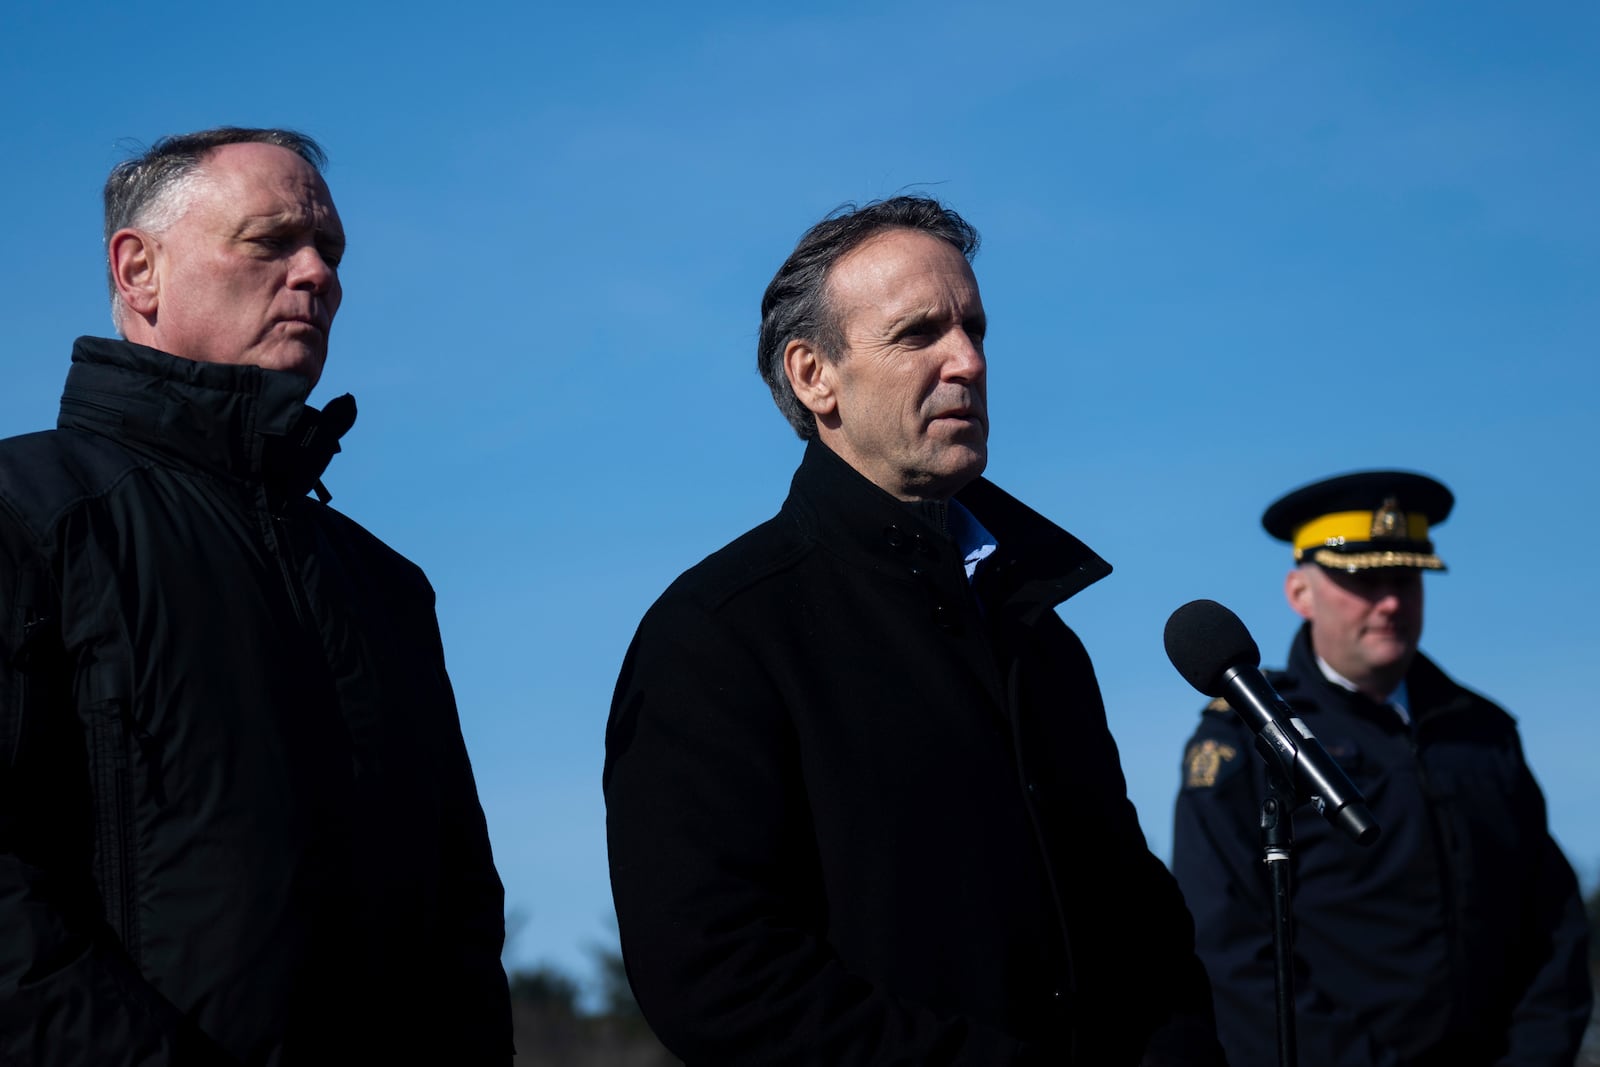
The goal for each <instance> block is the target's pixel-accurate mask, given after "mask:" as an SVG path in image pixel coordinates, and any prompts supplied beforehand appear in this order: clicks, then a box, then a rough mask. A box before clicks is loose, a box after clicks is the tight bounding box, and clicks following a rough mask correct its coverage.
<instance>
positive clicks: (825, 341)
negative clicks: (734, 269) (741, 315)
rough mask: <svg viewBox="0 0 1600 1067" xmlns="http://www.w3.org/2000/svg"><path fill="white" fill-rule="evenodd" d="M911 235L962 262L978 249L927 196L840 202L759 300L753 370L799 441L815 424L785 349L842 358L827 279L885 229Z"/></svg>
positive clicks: (974, 236)
mask: <svg viewBox="0 0 1600 1067" xmlns="http://www.w3.org/2000/svg"><path fill="white" fill-rule="evenodd" d="M897 229H903V230H915V231H917V232H919V233H926V234H928V235H929V236H932V237H937V238H938V239H939V240H941V241H944V242H946V243H947V244H949V245H951V246H952V247H953V248H955V249H956V250H957V251H959V252H960V253H961V254H962V255H963V256H964V257H966V258H967V260H969V261H970V260H971V259H972V257H973V255H975V254H976V253H977V251H978V231H977V230H975V229H974V228H973V227H972V224H971V223H969V222H967V220H966V219H963V218H962V217H961V216H960V215H957V214H956V213H955V212H954V211H952V210H950V209H949V208H947V207H945V206H944V205H943V204H941V203H939V201H937V200H935V199H933V198H932V197H929V196H896V197H892V198H890V199H888V200H874V201H873V202H872V203H870V204H864V205H862V206H860V207H857V206H856V205H854V204H844V205H842V206H841V207H838V208H836V209H834V210H833V211H832V212H830V213H829V215H828V217H827V218H825V219H823V220H822V221H821V222H819V223H817V224H816V225H815V226H813V227H811V229H809V230H807V231H806V232H805V233H804V234H803V235H802V236H801V238H800V242H799V243H798V244H796V245H795V246H794V251H793V252H791V253H790V254H789V258H788V259H786V260H784V261H783V266H781V267H779V268H778V273H777V274H775V275H773V278H772V281H771V283H769V284H768V285H767V291H766V293H765V294H763V295H762V297H761V334H760V337H759V338H758V339H757V341H756V367H757V369H759V370H760V371H761V379H762V380H763V381H765V382H766V383H767V388H768V389H770V390H772V399H773V401H774V402H775V403H776V404H777V405H778V410H779V411H781V412H783V417H784V418H786V419H788V420H789V425H791V426H793V427H794V432H795V433H797V434H799V435H800V439H801V440H802V441H809V440H810V439H811V438H813V437H815V436H816V435H817V420H816V416H815V415H813V414H812V413H811V411H810V409H808V408H807V407H806V406H805V405H804V404H802V403H800V398H799V397H797V396H795V395H794V389H793V388H791V387H790V385H789V379H788V376H787V375H785V374H784V372H783V350H784V349H785V348H786V347H788V344H789V342H790V341H792V340H795V339H796V338H804V339H806V340H809V341H810V342H811V343H812V344H814V345H816V346H817V349H818V351H819V352H821V353H822V356H823V358H825V359H828V360H837V359H839V358H840V357H841V356H842V355H843V354H844V336H843V334H842V333H841V331H840V326H839V322H838V319H837V317H836V316H835V315H834V313H833V309H832V307H830V305H829V301H828V274H829V273H830V272H831V271H832V270H833V268H834V265H835V264H837V263H838V262H839V261H840V260H841V259H843V258H844V257H845V256H847V255H849V254H850V253H851V252H852V251H854V250H855V249H856V248H859V247H860V246H861V245H862V244H863V243H864V242H865V241H866V240H867V239H868V238H870V237H872V236H874V235H876V234H879V233H882V232H883V231H885V230H897Z"/></svg>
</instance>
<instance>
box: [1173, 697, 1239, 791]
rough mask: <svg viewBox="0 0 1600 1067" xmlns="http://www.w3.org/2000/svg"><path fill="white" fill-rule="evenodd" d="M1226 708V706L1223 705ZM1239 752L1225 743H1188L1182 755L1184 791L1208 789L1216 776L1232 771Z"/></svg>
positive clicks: (1209, 740) (1210, 739)
mask: <svg viewBox="0 0 1600 1067" xmlns="http://www.w3.org/2000/svg"><path fill="white" fill-rule="evenodd" d="M1224 707H1226V705H1224ZM1238 758H1239V750H1238V749H1237V748H1235V747H1234V746H1232V745H1230V744H1228V743H1227V742H1226V741H1218V740H1216V739H1214V738H1210V737H1208V738H1206V739H1205V740H1204V741H1194V742H1192V743H1190V745H1189V748H1188V751H1186V752H1184V754H1183V787H1184V788H1185V789H1210V788H1211V787H1212V786H1214V785H1216V784H1217V776H1218V775H1225V774H1227V773H1228V772H1229V771H1231V770H1232V769H1233V764H1234V761H1236V760H1237V759H1238Z"/></svg>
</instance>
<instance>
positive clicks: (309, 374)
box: [252, 343, 328, 386]
mask: <svg viewBox="0 0 1600 1067" xmlns="http://www.w3.org/2000/svg"><path fill="white" fill-rule="evenodd" d="M327 358H328V356H327V351H326V350H325V349H324V348H322V347H321V346H320V345H310V344H301V343H290V344H283V345H276V346H274V347H273V348H271V349H270V350H268V351H266V352H264V353H262V355H261V358H260V359H258V360H252V362H254V363H255V365H256V366H258V367H260V368H262V369H263V370H277V371H283V372H284V373H286V374H297V375H299V376H300V377H302V378H304V379H306V380H307V381H308V382H310V383H311V384H312V385H313V386H314V385H316V384H317V381H318V379H320V378H321V377H322V366H323V364H324V363H325V362H327Z"/></svg>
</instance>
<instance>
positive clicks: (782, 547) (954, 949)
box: [605, 443, 1220, 1067]
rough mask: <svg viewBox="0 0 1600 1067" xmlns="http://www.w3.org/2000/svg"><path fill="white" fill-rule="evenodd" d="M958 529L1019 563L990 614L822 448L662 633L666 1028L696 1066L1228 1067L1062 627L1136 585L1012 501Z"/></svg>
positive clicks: (649, 903) (658, 639) (671, 594)
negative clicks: (1100, 599) (1209, 1066)
mask: <svg viewBox="0 0 1600 1067" xmlns="http://www.w3.org/2000/svg"><path fill="white" fill-rule="evenodd" d="M958 499H959V500H960V502H961V503H962V504H963V505H965V506H966V507H967V508H968V509H969V510H970V511H971V512H972V513H973V514H974V515H976V517H977V518H978V519H979V521H980V522H981V523H983V525H984V526H985V527H986V528H987V529H988V530H990V531H991V532H992V533H994V534H995V536H996V539H997V541H998V544H999V547H998V550H997V552H996V553H995V555H994V556H993V557H992V558H991V559H990V560H988V561H986V562H985V563H984V565H983V566H982V568H981V569H980V570H979V572H978V577H977V579H976V582H975V583H972V584H969V582H968V579H967V577H966V575H965V573H964V570H963V566H962V561H961V558H960V555H959V553H958V551H957V549H956V546H955V545H954V543H953V542H952V541H951V540H950V539H949V538H948V537H947V536H946V535H944V534H943V533H942V532H941V531H939V530H937V529H935V528H934V527H933V526H932V525H930V524H929V523H928V522H926V521H925V520H924V519H923V517H922V516H921V515H920V514H919V513H918V512H917V511H916V510H914V509H913V508H911V507H909V506H907V505H905V504H902V503H901V502H899V501H896V500H894V499H893V498H891V497H889V496H888V495H887V494H885V493H883V492H882V491H880V490H879V489H878V488H877V487H875V486H873V485H872V484H871V483H870V482H868V481H867V480H866V479H864V478H862V477H861V476H860V475H859V474H857V473H856V472H855V471H854V470H853V469H851V468H850V467H849V466H848V465H847V464H845V463H844V462H843V461H842V460H840V459H839V458H838V457H836V456H835V455H833V454H832V453H831V452H829V451H828V450H827V449H826V448H825V447H823V446H821V445H820V444H815V443H813V444H812V445H811V446H810V447H809V449H808V451H807V453H806V456H805V459H804V462H803V463H802V465H801V467H800V469H799V471H798V472H797V473H796V475H795V478H794V483H793V486H792V489H791V492H790V495H789V498H788V500H787V501H786V502H785V503H784V505H783V508H782V510H781V511H780V512H779V514H778V515H777V516H776V517H775V518H774V519H772V520H770V521H769V522H767V523H765V524H763V525H761V526H759V527H757V528H756V529H754V530H752V531H751V532H749V533H748V534H746V535H745V536H743V537H741V538H739V539H738V540H737V541H735V542H733V543H732V544H731V545H729V546H727V547H726V548H724V549H722V550H721V551H719V552H717V553H716V554H714V555H713V556H711V557H710V558H708V559H707V560H705V561H704V562H702V563H701V564H699V565H698V566H696V567H694V568H692V569H691V570H690V571H688V572H687V573H686V574H684V575H683V576H682V577H681V578H679V579H678V581H676V582H675V583H674V584H673V585H672V586H671V587H670V588H669V589H668V590H667V591H666V592H665V593H664V594H663V595H662V597H661V598H660V599H659V600H658V601H657V602H656V604H655V605H654V606H653V607H652V608H651V609H650V611H649V612H648V613H647V615H646V616H645V618H644V620H643V622H642V623H641V624H640V627H639V631H638V634H637V636H636V638H635V640H634V642H633V644H632V647H631V648H630V649H629V652H628V654H627V657H626V661H625V663H624V666H623V668H622V672H621V676H620V678H619V680H618V683H617V688H616V694H615V698H614V702H613V705H612V714H611V720H610V724H609V727H608V730H607V739H606V741H607V748H606V768H605V788H606V801H607V828H608V835H609V849H610V858H611V877H612V886H613V890H614V893H615V898H616V904H617V911H618V916H619V920H620V925H621V933H622V944H623V954H624V958H625V960H626V963H627V968H628V974H629V977H630V980H631V982H632V984H633V989H634V992H635V994H636V996H637V997H638V1000H639V1004H640V1006H641V1008H642V1009H643V1011H644V1014H645V1017H646V1019H647V1020H648V1021H649V1022H650V1024H651V1025H652V1026H653V1027H654V1028H655V1029H656V1031H657V1033H658V1034H659V1035H660V1036H661V1038H662V1039H663V1040H664V1041H665V1043H666V1044H667V1045H668V1047H669V1048H671V1049H673V1050H674V1051H675V1052H676V1053H677V1054H678V1055H680V1056H681V1057H683V1058H684V1059H685V1060H686V1061H688V1063H690V1064H691V1065H694V1064H723V1063H737V1064H830V1065H836V1067H844V1065H850V1064H888V1063H916V1064H958V1063H959V1064H972V1065H979V1064H982V1065H984V1067H993V1065H996V1064H1006V1063H1026V1062H1051V1063H1063V1062H1069V1063H1079V1064H1094V1065H1097V1067H1115V1065H1117V1064H1135V1063H1140V1062H1149V1063H1157V1062H1161V1063H1168V1062H1170V1063H1195V1064H1201V1063H1213V1062H1220V1059H1214V1058H1213V1057H1216V1056H1219V1053H1218V1052H1217V1051H1216V1047H1215V1044H1214V1040H1213V1038H1212V1037H1211V1025H1210V1020H1209V1012H1210V999H1209V989H1208V987H1207V985H1206V982H1205V979H1204V974H1203V971H1202V970H1201V968H1200V966H1199V964H1198V961H1197V960H1196V958H1195V957H1194V955H1193V950H1192V939H1193V935H1192V928H1191V924H1190V921H1189V917H1188V914H1187V912H1186V911H1185V910H1184V907H1183V904H1182V901H1181V898H1180V896H1179V894H1178V892H1177V889H1176V886H1175V884H1174V883H1173V881H1172V879H1171V878H1170V877H1169V876H1168V874H1167V872H1166V870H1165V868H1164V867H1163V866H1162V865H1161V863H1160V862H1159V861H1157V860H1156V859H1155V858H1154V857H1153V856H1152V855H1151V854H1150V852H1149V851H1148V850H1147V848H1146V846H1145V842H1144V838H1143V836H1142V834H1141V833H1140V830H1139V826H1138V822H1137V819H1136V817H1135V813H1134V810H1133V807H1132V806H1131V805H1130V803H1129V802H1128V799H1127V796H1126V789H1125V784H1124V781H1123V777H1122V772H1121V769H1120V765H1119V762H1118V757H1117V751H1116V746H1115V744H1114V743H1113V741H1112V738H1111V735H1110V732H1109V731H1108V729H1107V726H1106V718H1105V711H1104V708H1103V706H1102V704H1101V699H1100V694H1099V689H1098V686H1097V684H1096V681H1095V677H1094V672H1093V669H1092V667H1091V666H1090V663H1089V659H1088V656H1087V655H1086V653H1085V652H1084V649H1083V646H1082V644H1081V643H1080V642H1079V641H1078V639H1077V637H1076V636H1075V635H1074V634H1073V633H1072V632H1071V631H1070V630H1069V629H1068V628H1067V627H1066V626H1065V625H1064V624H1063V623H1062V622H1061V620H1060V619H1059V618H1058V617H1057V615H1056V614H1055V612H1054V611H1053V610H1052V609H1053V607H1054V606H1055V605H1056V604H1057V603H1059V602H1061V601H1062V600H1064V599H1065V598H1067V597H1069V596H1071V595H1072V594H1074V593H1076V592H1077V591H1079V590H1081V589H1082V588H1084V587H1085V586H1087V585H1089V584H1090V583H1092V582H1094V581H1095V580H1097V579H1099V578H1100V577H1102V576H1104V575H1105V574H1107V573H1108V572H1109V570H1110V568H1109V567H1108V566H1107V565H1106V564H1105V563H1104V561H1102V560H1101V559H1100V558H1099V557H1098V556H1096V555H1095V554H1094V553H1092V552H1091V551H1089V549H1087V548H1086V547H1085V546H1084V545H1083V544H1081V543H1080V542H1079V541H1078V540H1077V539H1076V538H1073V537H1072V536H1071V535H1070V534H1068V533H1066V532H1065V531H1063V530H1061V529H1059V528H1058V527H1056V526H1054V525H1052V524H1051V523H1049V522H1047V521H1045V520H1044V519H1043V518H1041V517H1040V516H1038V515H1037V514H1036V513H1034V512H1033V511H1031V510H1030V509H1028V508H1027V507H1025V506H1024V505H1022V504H1021V503H1019V502H1018V501H1016V500H1015V499H1013V498H1011V497H1010V496H1008V495H1006V494H1005V493H1003V492H1001V491H1000V490H999V489H997V488H995V487H994V486H992V485H990V484H989V483H987V482H985V481H982V480H979V481H977V482H975V483H973V484H972V485H971V486H969V487H968V488H967V489H966V490H964V491H963V492H962V494H960V496H959V497H958ZM1163 1055H1165V1056H1167V1057H1168V1058H1166V1059H1162V1058H1161V1056H1163Z"/></svg>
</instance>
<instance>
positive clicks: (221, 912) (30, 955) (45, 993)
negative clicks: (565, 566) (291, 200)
mask: <svg viewBox="0 0 1600 1067" xmlns="http://www.w3.org/2000/svg"><path fill="white" fill-rule="evenodd" d="M306 390H307V384H306V382H305V380H304V379H302V378H299V377H296V376H294V375H289V374H284V373H278V372H272V371H264V370H261V369H259V368H256V367H242V366H241V367H236V366H224V365H218V364H207V363H195V362H191V361H188V360H182V359H176V358H174V357H172V356H169V355H166V354H164V353H161V352H157V351H155V350H153V349H149V348H144V347H141V346H138V345H131V344H127V343H123V342H118V341H105V340H98V339H93V338H83V339H80V340H79V342H78V344H77V346H76V348H75V350H74V352H73V366H72V370H71V373H70V375H69V377H68V379H67V386H66V392H65V395H64V396H63V398H62V404H61V418H60V424H59V429H57V430H54V431H49V432H44V433H37V434H31V435H28V436H24V437H18V438H12V439H10V440H7V441H5V442H3V443H0V612H3V617H0V774H3V778H0V925H3V929H4V937H3V938H0V1063H8V1064H9V1063H15V1064H28V1065H30V1067H46V1065H55V1064H61V1065H68V1064H71V1065H85V1067H87V1065H95V1067H107V1065H123V1064H138V1065H164V1064H172V1065H183V1064H212V1063H246V1064H275V1065H284V1067H288V1065H293V1064H305V1063H319V1064H320V1063H378V1062H387V1061H388V1060H389V1057H391V1056H392V1055H395V1054H398V1053H399V1052H401V1051H404V1052H406V1053H407V1055H406V1058H405V1062H429V1061H430V1060H431V1061H432V1062H449V1063H487V1062H499V1063H506V1062H508V1061H509V1058H510V1010H509V1004H508V1000H507V993H506V984H505V975H504V973H503V972H502V970H501V968H500V963H499V952H500V945H501V941H502V938H503V929H504V920H503V914H502V891H501V887H500V881H499V878H498V877H497V876H496V874H495V870H494V865H493V862H492V860H491V857H490V854H489V844H488V838H487V835H486V832H485V827H484V820H483V813H482V810H481V809H480V807H479V805H478V799H477V793H476V789H475V787H474V785H473V780H472V772H471V769H470V768H469V766H468V764H467V757H466V752H465V750H464V748H463V745H462V741H461V732H460V726H459V724H458V722H457V719H456V710H455V704H454V699H453V697H452V695H451V690H450V683H449V681H448V679H447V678H446V676H445V669H444V661H443V655H442V652H441V649H440V644H439V634H438V628H437V624H436V622H435V620H434V614H433V607H432V605H433V594H432V590H431V589H430V588H429V586H428V584H427V581H426V579H425V578H424V577H423V575H422V573H421V572H420V571H419V570H417V568H416V567H415V566H413V565H412V564H410V563H408V562H407V561H406V560H404V559H402V558H401V557H400V556H398V555H397V554H395V553H394V552H393V551H392V550H390V549H389V548H387V547H385V546H384V545H383V544H382V543H381V542H379V541H378V540H377V539H376V538H374V537H373V536H372V535H371V534H369V533H367V532H366V531H365V530H363V529H362V528H361V527H359V526H357V525H356V524H355V523H353V522H351V521H350V520H349V519H347V518H345V517H344V516H342V515H340V514H339V513H337V512H335V511H333V510H332V509H330V508H328V507H326V506H325V505H323V504H320V503H317V502H316V501H314V500H311V499H309V498H307V496H306V495H305V494H306V492H307V491H308V490H309V489H310V488H311V486H312V485H313V483H314V482H315V481H316V479H317V478H318V477H319V476H320V475H321V473H322V469H323V467H324V466H325V465H326V463H327V462H328V460H329V458H330V457H331V456H332V454H333V452H335V451H337V449H338V445H337V437H338V435H339V434H340V433H342V432H343V430H344V429H345V428H346V427H347V426H348V423H349V421H350V420H351V419H353V418H354V406H353V404H352V403H350V402H349V401H348V398H343V399H342V400H341V401H335V402H334V403H332V404H330V405H329V407H328V411H327V413H326V414H325V415H321V416H319V413H318V412H317V411H316V410H314V409H312V408H309V407H306V406H304V404H303V403H302V401H303V399H304V397H305V393H306ZM413 1057H415V1059H413ZM393 1062H401V1061H400V1060H399V1059H395V1060H394V1061H393Z"/></svg>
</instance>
